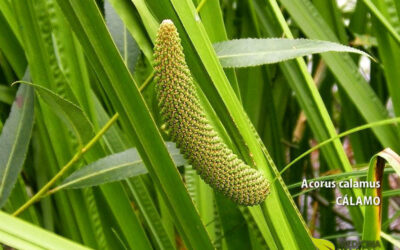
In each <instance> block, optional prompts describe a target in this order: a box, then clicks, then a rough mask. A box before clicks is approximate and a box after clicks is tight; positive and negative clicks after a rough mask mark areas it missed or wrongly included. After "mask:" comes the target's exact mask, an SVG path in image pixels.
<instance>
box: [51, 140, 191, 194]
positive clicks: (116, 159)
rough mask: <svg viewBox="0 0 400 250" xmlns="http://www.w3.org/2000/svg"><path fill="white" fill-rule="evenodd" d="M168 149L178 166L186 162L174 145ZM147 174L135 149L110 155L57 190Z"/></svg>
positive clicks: (77, 174)
mask: <svg viewBox="0 0 400 250" xmlns="http://www.w3.org/2000/svg"><path fill="white" fill-rule="evenodd" d="M167 148H168V151H169V153H170V154H171V157H172V159H173V160H174V162H175V164H176V165H177V166H180V165H183V164H185V160H184V159H183V157H182V155H181V154H180V153H179V150H178V149H177V148H176V147H175V144H174V143H171V142H167ZM142 174H147V169H146V167H145V165H144V163H143V161H142V159H141V158H140V155H139V154H138V152H137V150H136V149H135V148H131V149H128V150H126V151H123V152H120V153H116V154H112V155H109V156H107V157H104V158H102V159H100V160H98V161H96V162H93V163H91V164H89V165H87V166H85V167H82V168H81V169H79V170H77V171H75V172H74V173H72V174H71V175H70V176H69V177H67V178H66V179H65V180H64V181H63V182H62V183H61V185H60V186H58V187H57V188H56V189H58V190H60V189H64V188H84V187H91V186H97V185H101V184H104V183H109V182H113V181H119V180H123V179H126V178H129V177H133V176H138V175H142Z"/></svg>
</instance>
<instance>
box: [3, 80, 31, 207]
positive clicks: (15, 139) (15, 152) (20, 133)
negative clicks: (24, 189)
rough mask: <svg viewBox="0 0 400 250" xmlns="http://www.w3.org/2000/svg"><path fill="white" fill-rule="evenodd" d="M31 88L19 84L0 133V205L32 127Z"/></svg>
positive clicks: (19, 166) (21, 160) (15, 175)
mask: <svg viewBox="0 0 400 250" xmlns="http://www.w3.org/2000/svg"><path fill="white" fill-rule="evenodd" d="M33 100H34V95H33V89H32V87H30V86H24V85H21V86H20V87H19V89H18V92H17V95H16V97H15V101H14V103H13V105H12V107H11V112H10V116H9V117H8V119H7V121H6V122H5V124H4V127H3V130H2V133H1V135H0V207H2V206H3V205H4V203H5V202H6V201H7V198H8V196H9V195H10V193H11V189H12V188H13V187H14V185H15V182H16V181H17V178H18V174H19V173H20V171H21V169H22V166H23V163H24V161H25V157H26V154H27V151H28V145H29V141H30V138H31V133H32V127H33Z"/></svg>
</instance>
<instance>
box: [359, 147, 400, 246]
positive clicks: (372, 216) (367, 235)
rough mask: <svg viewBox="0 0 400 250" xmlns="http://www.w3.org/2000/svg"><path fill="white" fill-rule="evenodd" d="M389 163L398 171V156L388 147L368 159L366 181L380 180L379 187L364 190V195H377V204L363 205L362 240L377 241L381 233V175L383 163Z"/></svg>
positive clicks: (399, 166) (399, 171)
mask: <svg viewBox="0 0 400 250" xmlns="http://www.w3.org/2000/svg"><path fill="white" fill-rule="evenodd" d="M386 162H387V163H389V164H390V165H391V166H392V167H393V169H394V170H395V171H396V173H397V174H399V173H400V156H399V155H397V154H396V153H395V152H393V151H392V150H391V149H390V148H386V149H385V150H383V151H381V152H379V153H377V154H376V155H374V156H373V157H372V159H371V161H370V165H369V169H368V176H367V181H369V182H380V187H379V188H368V189H367V190H366V191H365V196H366V197H372V199H374V197H379V199H380V201H381V202H380V204H379V205H370V206H366V207H365V220H364V229H363V235H362V239H363V240H370V241H377V240H380V235H381V224H382V222H381V219H382V218H381V217H382V211H381V210H382V189H383V184H382V179H383V178H382V177H383V170H384V168H385V164H386Z"/></svg>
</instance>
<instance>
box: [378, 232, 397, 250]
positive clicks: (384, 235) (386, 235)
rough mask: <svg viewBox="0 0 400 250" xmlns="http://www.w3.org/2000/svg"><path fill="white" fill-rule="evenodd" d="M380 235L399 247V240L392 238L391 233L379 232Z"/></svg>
mask: <svg viewBox="0 0 400 250" xmlns="http://www.w3.org/2000/svg"><path fill="white" fill-rule="evenodd" d="M381 237H382V238H384V239H385V240H387V241H389V242H390V243H392V244H393V245H394V246H396V247H398V248H400V240H399V239H396V238H394V237H393V236H392V235H390V234H387V233H384V232H381Z"/></svg>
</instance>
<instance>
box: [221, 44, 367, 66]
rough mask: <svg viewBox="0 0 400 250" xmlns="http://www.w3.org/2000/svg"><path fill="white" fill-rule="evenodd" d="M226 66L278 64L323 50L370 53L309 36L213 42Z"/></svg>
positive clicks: (222, 62) (322, 51)
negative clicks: (305, 37) (307, 37)
mask: <svg viewBox="0 0 400 250" xmlns="http://www.w3.org/2000/svg"><path fill="white" fill-rule="evenodd" d="M214 49H215V52H216V53H217V55H218V58H219V60H220V62H221V64H222V66H223V67H249V66H257V65H262V64H270V63H278V62H282V61H286V60H290V59H294V58H296V57H302V56H306V55H310V54H316V53H324V52H331V51H335V52H351V53H357V54H361V55H366V56H368V54H367V53H365V52H363V51H361V50H358V49H354V48H352V47H348V46H344V45H341V44H339V43H333V42H329V41H320V40H310V39H284V38H266V39H252V38H246V39H237V40H230V41H226V42H220V43H216V44H214Z"/></svg>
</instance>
